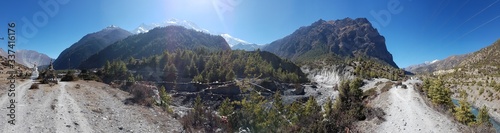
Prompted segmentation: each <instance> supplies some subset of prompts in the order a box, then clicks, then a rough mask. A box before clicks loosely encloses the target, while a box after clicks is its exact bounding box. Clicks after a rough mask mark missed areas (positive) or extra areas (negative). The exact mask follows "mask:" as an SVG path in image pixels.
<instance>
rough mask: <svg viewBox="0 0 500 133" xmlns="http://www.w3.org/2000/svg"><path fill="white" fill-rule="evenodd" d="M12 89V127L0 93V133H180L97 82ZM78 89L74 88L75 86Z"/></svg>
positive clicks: (156, 112) (171, 122) (172, 123)
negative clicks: (14, 99) (13, 90)
mask: <svg viewBox="0 0 500 133" xmlns="http://www.w3.org/2000/svg"><path fill="white" fill-rule="evenodd" d="M31 84H32V81H25V82H22V83H20V84H19V85H17V86H18V87H16V101H17V104H16V125H10V124H8V123H7V120H8V117H7V115H6V114H7V113H8V111H9V110H7V108H6V107H7V106H8V99H9V97H8V96H7V93H5V92H6V91H7V90H5V89H0V90H1V91H3V92H2V93H0V94H1V95H0V106H2V108H0V113H1V115H0V120H2V121H0V132H2V133H10V132H12V133H20V132H51V133H52V132H57V133H92V132H99V133H100V132H180V131H181V128H182V126H181V125H180V123H179V122H178V120H176V119H174V118H172V117H171V116H170V115H169V114H167V113H165V112H164V111H163V110H162V109H160V108H158V107H145V106H140V105H125V104H124V101H125V99H127V98H130V97H132V95H129V94H128V93H127V92H124V91H121V90H119V89H115V88H111V87H109V86H108V85H106V84H103V83H99V82H86V81H77V82H59V84H57V85H54V86H52V87H51V86H48V85H40V89H34V90H29V87H30V86H31ZM77 85H78V86H80V87H76V86H77Z"/></svg>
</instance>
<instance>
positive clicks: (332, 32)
mask: <svg viewBox="0 0 500 133" xmlns="http://www.w3.org/2000/svg"><path fill="white" fill-rule="evenodd" d="M263 50H266V51H270V52H272V53H274V54H276V55H278V56H280V57H282V58H287V59H291V60H292V61H296V62H304V61H310V60H311V59H321V58H322V57H324V56H325V55H328V56H330V55H331V56H337V57H341V58H346V57H347V58H355V57H369V58H374V59H377V60H380V61H382V62H385V63H387V64H389V65H390V66H392V67H395V68H398V66H397V65H396V63H395V62H394V61H393V58H392V54H391V53H389V51H387V48H386V45H385V38H384V37H383V36H382V35H380V34H379V33H378V31H377V29H375V28H373V27H372V25H371V23H370V22H369V21H368V20H367V19H366V18H357V19H351V18H345V19H341V20H332V21H325V20H321V19H320V20H318V21H316V22H314V23H313V24H311V25H310V26H304V27H300V28H299V29H298V30H296V31H295V32H293V33H292V34H290V35H288V36H286V37H284V38H282V39H279V40H276V41H274V42H272V43H271V44H269V45H267V46H265V47H264V48H263Z"/></svg>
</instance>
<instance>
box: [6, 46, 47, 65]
mask: <svg viewBox="0 0 500 133" xmlns="http://www.w3.org/2000/svg"><path fill="white" fill-rule="evenodd" d="M15 55H16V62H17V63H19V64H21V65H24V66H27V67H33V64H34V63H36V65H37V66H44V65H49V64H50V61H52V58H50V57H49V56H47V55H45V54H42V53H38V52H36V51H33V50H17V51H16V53H15Z"/></svg>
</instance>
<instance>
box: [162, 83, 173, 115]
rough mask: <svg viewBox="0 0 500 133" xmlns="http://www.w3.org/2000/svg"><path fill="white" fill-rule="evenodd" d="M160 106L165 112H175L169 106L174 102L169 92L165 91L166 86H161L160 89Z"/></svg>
mask: <svg viewBox="0 0 500 133" xmlns="http://www.w3.org/2000/svg"><path fill="white" fill-rule="evenodd" d="M160 100H161V101H160V106H161V107H162V108H163V109H164V110H167V111H168V112H173V111H172V110H171V109H170V108H169V106H168V105H169V104H170V102H171V100H172V98H171V97H170V95H168V93H167V90H166V89H165V87H164V86H161V87H160Z"/></svg>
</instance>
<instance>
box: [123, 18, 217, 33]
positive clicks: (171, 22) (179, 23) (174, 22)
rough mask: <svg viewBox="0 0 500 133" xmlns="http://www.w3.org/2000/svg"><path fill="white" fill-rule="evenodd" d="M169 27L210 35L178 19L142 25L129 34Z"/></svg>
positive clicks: (204, 30)
mask: <svg viewBox="0 0 500 133" xmlns="http://www.w3.org/2000/svg"><path fill="white" fill-rule="evenodd" d="M170 25H177V26H182V27H185V28H188V29H193V30H196V31H200V32H205V33H210V32H209V31H208V30H206V29H203V28H200V27H198V25H196V24H195V23H193V22H190V21H187V20H178V19H169V20H167V21H165V22H161V23H151V24H144V23H142V24H141V25H139V27H137V28H136V29H134V30H132V31H131V32H132V33H135V34H139V33H146V32H148V31H149V30H152V29H154V28H156V27H165V26H170Z"/></svg>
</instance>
